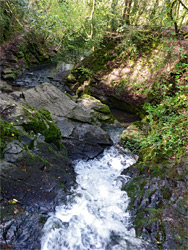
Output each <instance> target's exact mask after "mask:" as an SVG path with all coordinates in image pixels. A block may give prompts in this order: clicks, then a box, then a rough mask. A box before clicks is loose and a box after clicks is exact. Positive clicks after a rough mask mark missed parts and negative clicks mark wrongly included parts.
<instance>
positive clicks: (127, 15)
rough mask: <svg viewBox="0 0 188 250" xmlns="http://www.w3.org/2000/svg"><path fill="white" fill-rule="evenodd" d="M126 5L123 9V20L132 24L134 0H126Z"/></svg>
mask: <svg viewBox="0 0 188 250" xmlns="http://www.w3.org/2000/svg"><path fill="white" fill-rule="evenodd" d="M124 2H125V7H124V10H123V20H124V22H125V23H126V24H127V25H130V12H131V4H132V0H124Z"/></svg>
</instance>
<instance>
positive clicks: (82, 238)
mask: <svg viewBox="0 0 188 250" xmlns="http://www.w3.org/2000/svg"><path fill="white" fill-rule="evenodd" d="M113 133H114V135H113V136H112V135H111V137H112V139H113V141H114V146H112V147H110V148H108V149H106V150H105V151H104V153H103V154H102V155H100V156H99V157H97V158H95V159H93V160H89V161H83V160H80V161H77V162H75V171H76V173H77V185H76V187H74V188H73V189H72V190H71V191H72V192H71V193H72V194H70V195H68V197H67V202H66V204H62V205H60V206H58V207H56V211H55V213H52V214H50V217H49V218H48V220H47V222H46V223H45V225H44V228H43V237H42V239H41V250H63V249H66V250H90V249H94V250H97V249H100V250H141V249H143V250H144V249H148V250H151V249H153V248H152V246H151V245H150V244H149V243H146V242H144V241H142V240H141V239H138V238H136V234H135V230H134V228H133V225H132V223H131V217H130V214H129V212H127V211H126V209H127V206H128V202H129V198H128V196H127V193H126V192H125V191H122V190H121V187H122V185H125V184H126V182H127V178H128V177H126V176H123V175H121V172H122V170H123V169H125V168H127V167H129V166H130V165H132V164H133V163H134V162H135V159H134V158H133V157H132V156H130V155H129V154H126V153H125V152H122V151H121V150H120V149H118V147H117V146H116V142H117V138H118V137H119V132H117V131H113Z"/></svg>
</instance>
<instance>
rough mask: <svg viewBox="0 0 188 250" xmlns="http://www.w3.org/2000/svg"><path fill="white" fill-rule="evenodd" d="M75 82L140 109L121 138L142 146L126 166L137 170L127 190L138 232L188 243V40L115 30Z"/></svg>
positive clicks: (176, 244)
mask: <svg viewBox="0 0 188 250" xmlns="http://www.w3.org/2000/svg"><path fill="white" fill-rule="evenodd" d="M67 85H68V86H69V87H71V88H72V89H73V90H75V91H76V92H77V94H78V95H82V94H83V93H87V94H91V95H93V96H96V97H97V98H99V99H100V100H101V101H103V102H104V103H107V104H108V105H110V106H111V107H116V108H119V109H122V110H126V111H129V112H133V113H136V114H137V115H139V116H140V118H141V119H142V121H141V122H136V123H134V126H133V127H131V128H130V129H129V131H128V133H127V135H126V132H125V134H124V136H122V138H121V142H120V143H121V146H123V147H126V148H129V149H131V150H132V151H133V152H137V153H138V152H140V153H139V159H138V161H137V163H136V164H134V165H133V166H132V167H130V168H129V169H127V170H126V171H124V172H123V173H124V174H126V175H129V176H131V177H133V179H132V180H131V181H130V183H128V185H126V186H125V187H124V189H125V190H126V191H127V192H128V194H129V196H130V198H131V202H130V205H129V209H130V210H131V211H132V214H133V218H134V224H135V226H136V230H137V234H138V235H141V236H142V237H143V238H145V239H152V240H154V241H155V242H156V243H157V244H158V247H159V249H169V250H175V249H187V248H188V236H187V231H188V203H187V200H188V199H187V198H188V197H187V195H188V192H187V191H188V190H187V181H188V158H187V156H188V155H187V153H188V133H187V131H188V40H187V39H184V38H181V39H174V38H173V37H171V36H168V37H166V36H165V35H164V34H158V33H157V32H151V31H150V32H147V31H142V32H137V31H134V30H127V33H126V35H122V34H116V35H115V36H114V35H113V36H110V37H107V38H105V39H104V41H103V43H102V44H101V47H100V48H99V49H98V50H96V51H95V52H94V53H93V54H91V55H90V56H89V57H87V58H85V59H84V60H83V61H82V62H81V63H80V64H78V65H77V66H76V67H75V68H74V69H73V71H72V72H71V74H70V75H69V76H68V78H67ZM131 130H132V131H133V132H131V136H130V131H131ZM135 130H136V133H135ZM140 130H141V131H142V132H141V134H140Z"/></svg>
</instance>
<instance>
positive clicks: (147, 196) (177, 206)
mask: <svg viewBox="0 0 188 250" xmlns="http://www.w3.org/2000/svg"><path fill="white" fill-rule="evenodd" d="M186 159H187V154H185V155H184V156H183V157H182V158H181V161H180V163H179V164H177V163H175V162H173V161H170V162H168V164H165V163H164V165H160V166H161V172H162V170H163V174H160V172H159V173H158V175H157V176H156V174H155V176H154V174H153V173H152V172H149V171H148V169H147V166H145V165H143V164H142V166H141V165H137V164H136V165H133V166H131V167H130V168H128V169H126V170H124V171H123V173H122V174H125V175H128V176H130V177H132V178H133V179H132V180H130V179H129V182H128V184H126V185H125V186H124V189H125V190H126V191H127V192H128V196H129V197H130V200H131V201H130V203H129V209H130V211H131V214H132V216H133V218H134V224H135V228H136V232H137V235H141V236H142V237H143V238H144V239H146V240H150V241H152V242H153V244H156V243H157V245H156V247H157V248H161V249H167V250H171V249H186V248H187V247H188V241H187V237H186V235H187V229H188V228H187V216H188V214H187V213H188V212H187V211H188V210H187V208H188V203H187V200H188V197H187V184H186V182H185V179H183V177H184V176H186V175H187V170H186V166H187V160H186ZM180 166H181V170H180V169H179V171H176V169H178V168H180ZM155 167H157V166H155ZM150 168H151V166H150ZM162 168H163V169H162ZM164 172H165V173H166V174H164ZM174 173H175V174H174ZM169 175H170V176H171V177H170V178H169ZM180 180H181V181H180Z"/></svg>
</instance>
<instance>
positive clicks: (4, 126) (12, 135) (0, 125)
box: [0, 118, 21, 158]
mask: <svg viewBox="0 0 188 250" xmlns="http://www.w3.org/2000/svg"><path fill="white" fill-rule="evenodd" d="M0 133H1V136H0V158H3V151H4V148H5V142H7V141H12V140H15V139H18V140H19V139H20V137H19V136H20V134H21V132H20V131H18V130H17V129H16V128H15V126H14V125H13V123H10V122H7V121H5V120H4V119H3V118H0Z"/></svg>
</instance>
